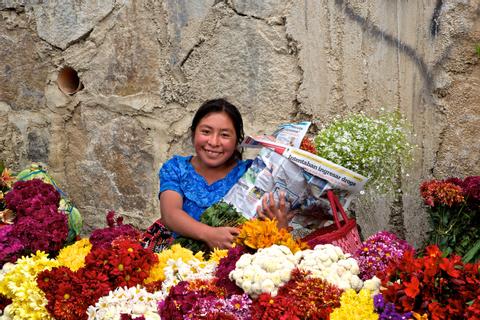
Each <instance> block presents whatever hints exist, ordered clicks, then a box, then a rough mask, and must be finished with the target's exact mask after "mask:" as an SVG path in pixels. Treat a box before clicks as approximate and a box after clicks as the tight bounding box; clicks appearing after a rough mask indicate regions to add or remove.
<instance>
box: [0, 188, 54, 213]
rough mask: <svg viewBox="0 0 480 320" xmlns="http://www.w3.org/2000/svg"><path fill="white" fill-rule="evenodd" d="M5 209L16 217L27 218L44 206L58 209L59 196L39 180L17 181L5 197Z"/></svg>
mask: <svg viewBox="0 0 480 320" xmlns="http://www.w3.org/2000/svg"><path fill="white" fill-rule="evenodd" d="M5 202H6V203H7V208H8V209H10V210H12V211H14V212H16V214H17V217H22V216H29V215H32V213H33V212H35V211H37V210H39V209H41V208H42V207H44V206H50V205H53V206H55V207H56V208H58V205H59V202H60V194H59V193H58V191H57V190H55V187H54V186H52V185H51V184H48V183H45V182H43V181H42V180H40V179H33V180H27V181H17V182H15V183H14V184H13V185H12V189H11V190H10V191H9V192H8V193H7V194H6V195H5Z"/></svg>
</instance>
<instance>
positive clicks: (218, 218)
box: [174, 201, 247, 253]
mask: <svg viewBox="0 0 480 320" xmlns="http://www.w3.org/2000/svg"><path fill="white" fill-rule="evenodd" d="M245 221H247V218H245V217H244V216H243V215H242V214H241V213H240V212H238V211H237V210H236V209H235V208H234V207H233V206H232V205H231V204H229V203H226V202H225V201H219V202H217V203H215V204H213V205H212V206H210V207H209V208H207V209H206V210H205V211H204V212H203V213H202V215H201V216H200V222H202V223H205V224H206V225H209V226H211V227H236V226H239V225H241V224H243V223H244V222H245ZM175 243H178V244H180V245H181V246H182V247H184V248H187V249H190V250H192V251H193V252H194V253H196V252H198V251H203V252H205V253H207V252H209V251H210V248H208V246H207V244H206V243H205V242H203V241H199V240H195V239H192V238H187V237H183V236H180V237H178V238H176V239H175V241H174V244H175Z"/></svg>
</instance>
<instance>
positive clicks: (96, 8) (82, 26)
mask: <svg viewBox="0 0 480 320" xmlns="http://www.w3.org/2000/svg"><path fill="white" fill-rule="evenodd" d="M114 4H115V0H103V1H97V0H81V1H60V0H48V1H42V2H41V3H40V2H39V3H38V4H35V5H33V9H34V15H35V21H36V23H37V32H38V36H39V37H40V38H42V39H44V40H45V41H47V42H48V43H50V44H51V45H53V46H55V47H58V48H61V49H65V48H66V47H68V46H69V45H70V44H71V43H73V42H75V41H77V40H78V39H80V38H82V37H83V36H85V35H86V34H87V33H89V32H90V31H91V30H92V29H93V28H94V27H95V25H96V24H97V23H98V22H99V21H100V20H102V19H103V18H105V17H106V16H107V15H108V14H109V13H110V12H112V10H113V7H114Z"/></svg>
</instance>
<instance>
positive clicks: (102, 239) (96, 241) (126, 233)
mask: <svg viewBox="0 0 480 320" xmlns="http://www.w3.org/2000/svg"><path fill="white" fill-rule="evenodd" d="M107 225H108V227H106V228H103V229H97V230H94V231H93V232H92V234H91V235H90V238H89V239H90V243H91V244H92V247H94V248H108V247H110V246H111V245H112V241H113V240H115V239H116V238H118V237H120V236H122V237H128V238H133V239H138V238H139V237H140V231H139V230H137V229H136V228H135V227H134V226H132V225H129V224H123V218H122V217H118V218H116V219H115V212H114V211H109V212H108V213H107Z"/></svg>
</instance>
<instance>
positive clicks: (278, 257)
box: [229, 245, 296, 298]
mask: <svg viewBox="0 0 480 320" xmlns="http://www.w3.org/2000/svg"><path fill="white" fill-rule="evenodd" d="M245 256H247V257H246V258H244V257H245ZM247 261H248V263H247ZM295 262H296V257H295V256H294V255H293V254H292V252H291V251H290V249H289V248H288V247H286V246H279V245H273V246H271V247H268V248H262V249H259V250H258V251H257V252H256V253H255V254H253V255H250V254H244V255H242V256H241V257H240V259H239V260H238V261H237V263H236V264H235V269H234V270H232V271H231V272H230V274H229V277H230V279H231V280H232V281H235V283H236V284H237V285H238V286H239V287H240V288H242V289H243V290H244V291H245V292H246V293H247V294H249V295H250V296H251V297H253V298H256V297H257V296H258V295H259V294H261V293H263V292H268V293H270V294H271V295H276V294H277V291H278V288H279V287H281V286H282V285H283V284H284V283H285V282H287V281H288V280H290V273H291V271H292V269H293V268H295Z"/></svg>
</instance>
